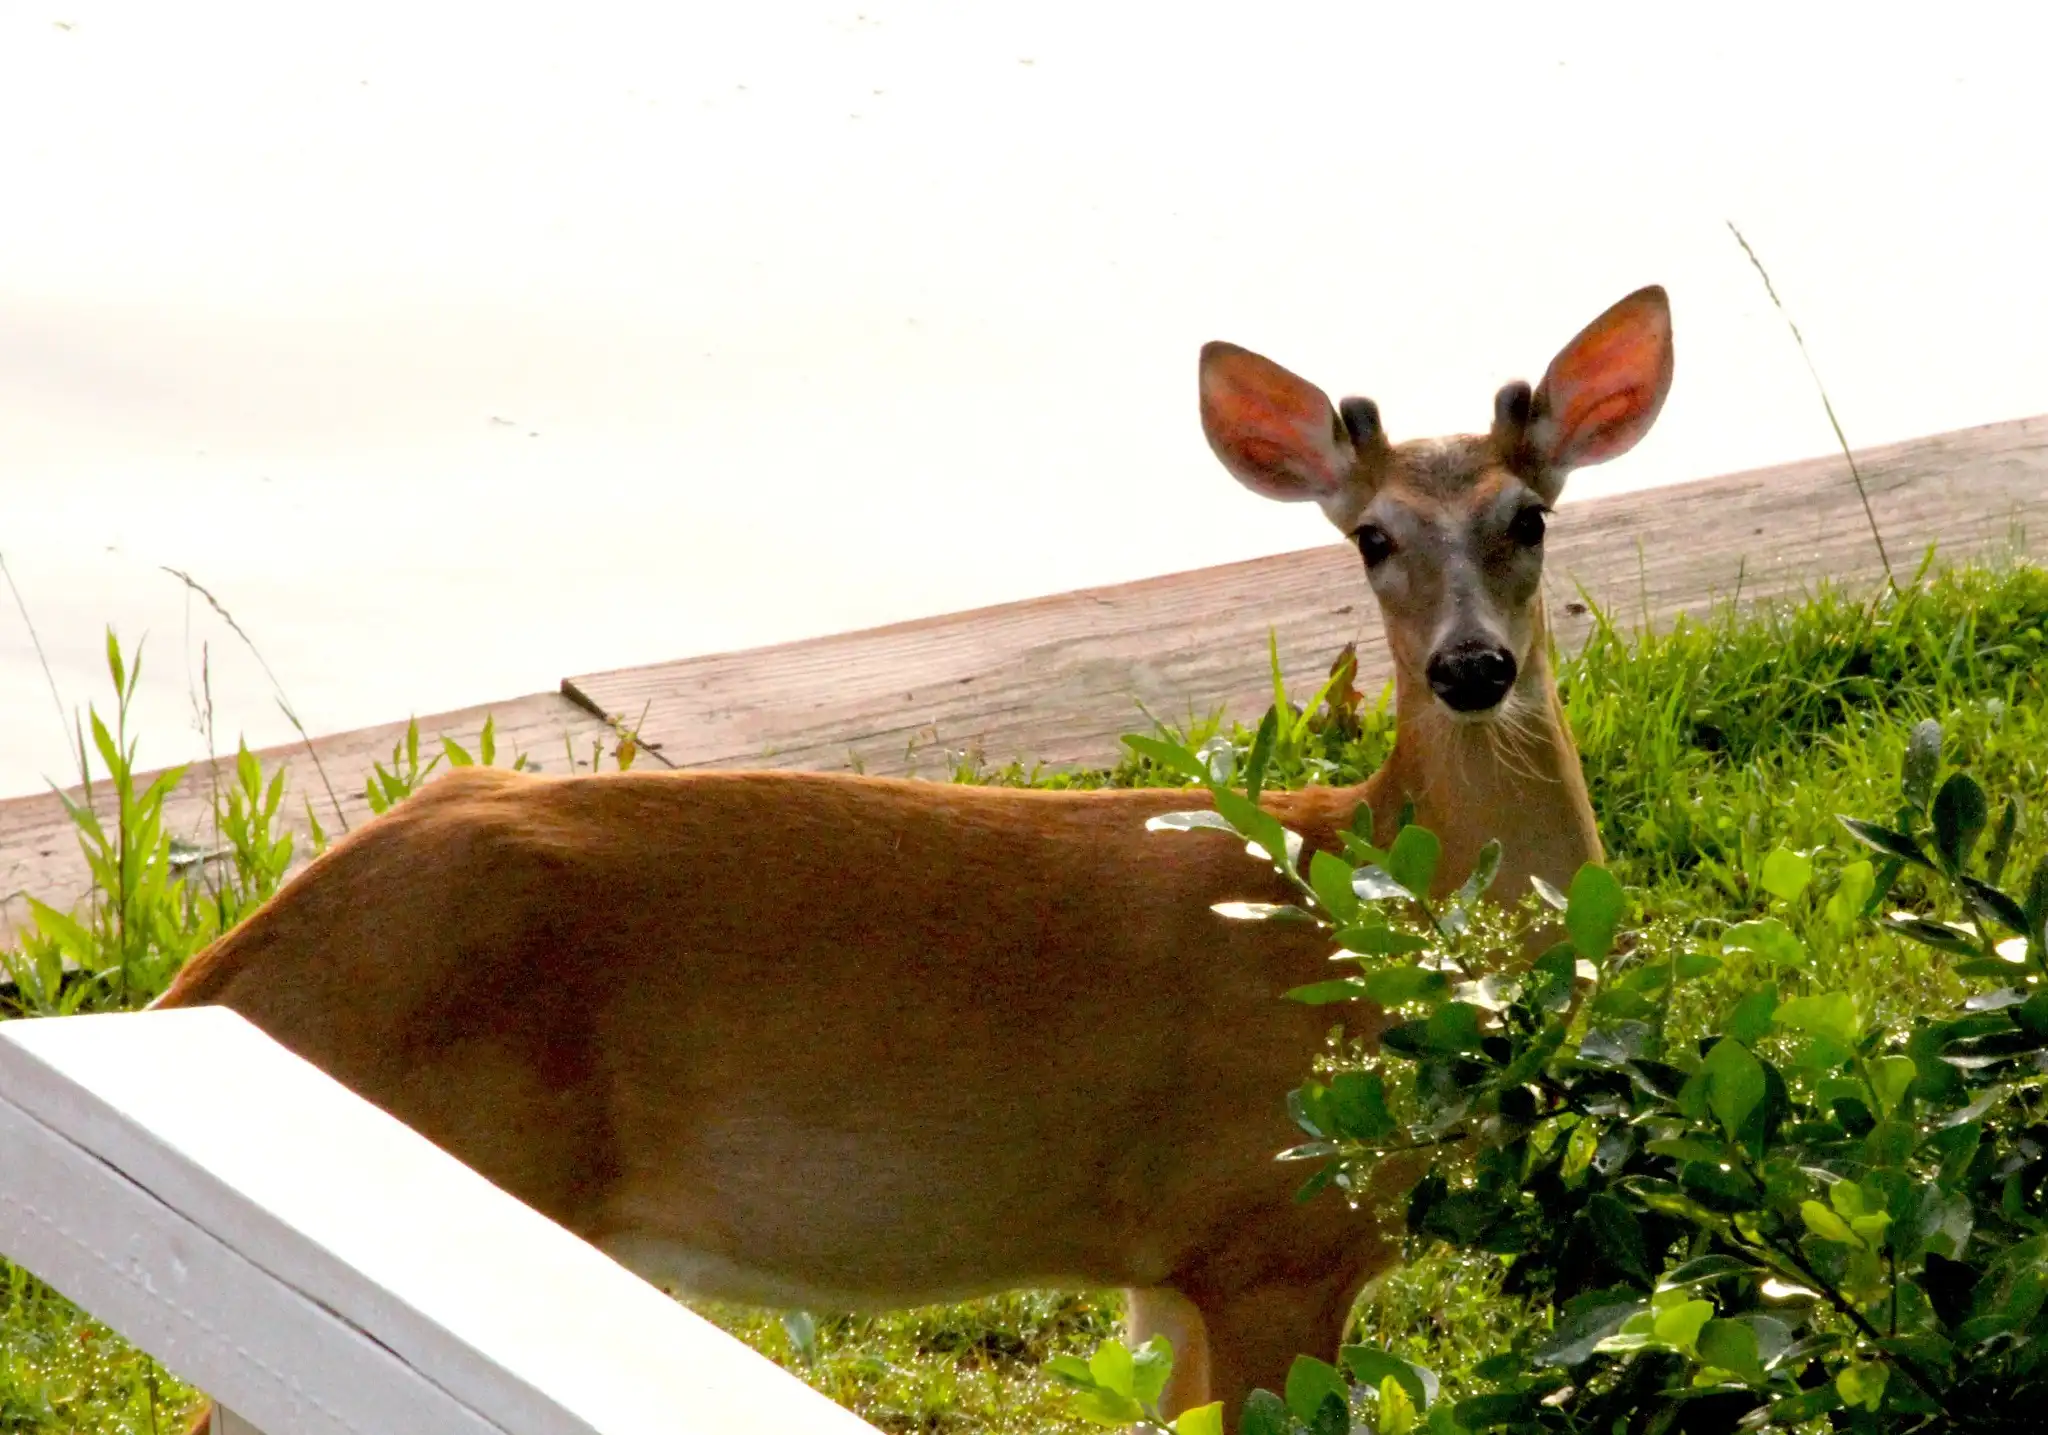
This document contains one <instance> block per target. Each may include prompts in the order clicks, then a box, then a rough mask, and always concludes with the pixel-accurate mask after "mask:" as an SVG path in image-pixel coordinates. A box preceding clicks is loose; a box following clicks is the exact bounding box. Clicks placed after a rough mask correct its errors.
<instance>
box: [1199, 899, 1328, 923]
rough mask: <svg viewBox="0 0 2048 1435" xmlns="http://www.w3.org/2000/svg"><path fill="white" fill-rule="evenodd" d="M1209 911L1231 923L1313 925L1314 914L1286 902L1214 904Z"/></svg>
mask: <svg viewBox="0 0 2048 1435" xmlns="http://www.w3.org/2000/svg"><path fill="white" fill-rule="evenodd" d="M1209 910H1210V911H1212V912H1214V913H1215V914H1216V915H1217V916H1219V917H1228V918H1229V919H1230V920H1231V921H1233V922H1306V923H1309V924H1311V925H1313V924H1314V922H1315V920H1316V917H1315V913H1313V912H1309V911H1305V910H1303V909H1302V908H1300V907H1295V906H1291V905H1289V904H1288V903H1286V902H1214V903H1211V904H1210V907H1209Z"/></svg>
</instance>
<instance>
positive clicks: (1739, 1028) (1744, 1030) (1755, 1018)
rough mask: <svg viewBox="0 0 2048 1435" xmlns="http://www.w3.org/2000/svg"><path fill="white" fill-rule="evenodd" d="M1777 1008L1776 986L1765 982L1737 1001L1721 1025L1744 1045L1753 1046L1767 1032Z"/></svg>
mask: <svg viewBox="0 0 2048 1435" xmlns="http://www.w3.org/2000/svg"><path fill="white" fill-rule="evenodd" d="M1777 1010H1778V988H1777V987H1776V986H1775V985H1774V984H1766V985H1764V986H1760V987H1758V988H1757V989H1756V990H1755V991H1753V992H1751V993H1750V994H1749V995H1748V996H1746V997H1744V998H1743V999H1742V1000H1741V1001H1739V1002H1737V1003H1736V1004H1735V1006H1734V1008H1733V1009H1732V1010H1731V1011H1730V1012H1729V1013H1728V1016H1727V1018H1726V1020H1724V1021H1723V1022H1722V1023H1721V1026H1722V1029H1723V1030H1724V1031H1726V1032H1727V1033H1728V1035H1730V1036H1732V1037H1734V1038H1735V1039H1736V1040H1737V1041H1739V1042H1741V1043H1742V1044H1743V1045H1744V1046H1754V1045H1756V1043H1757V1042H1759V1041H1761V1040H1762V1039H1763V1038H1764V1037H1765V1036H1766V1035H1768V1034H1769V1032H1770V1030H1771V1019H1772V1017H1773V1016H1774V1015H1775V1014H1776V1013H1777Z"/></svg>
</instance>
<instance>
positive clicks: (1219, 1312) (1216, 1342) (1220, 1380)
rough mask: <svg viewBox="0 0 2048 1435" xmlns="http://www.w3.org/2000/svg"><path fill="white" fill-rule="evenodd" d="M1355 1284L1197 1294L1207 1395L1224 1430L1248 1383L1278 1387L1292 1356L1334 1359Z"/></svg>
mask: <svg viewBox="0 0 2048 1435" xmlns="http://www.w3.org/2000/svg"><path fill="white" fill-rule="evenodd" d="M1355 1284H1356V1283H1355V1282H1353V1281H1351V1280H1334V1279H1330V1278H1328V1277H1323V1278H1320V1279H1318V1280H1316V1281H1314V1282H1310V1283H1301V1282H1294V1281H1271V1282H1268V1283H1267V1284H1264V1285H1260V1286H1254V1287H1252V1288H1250V1289H1243V1290H1234V1291H1228V1292H1225V1291H1214V1292H1211V1291H1204V1292H1202V1293H1201V1295H1200V1297H1199V1301H1198V1303H1199V1307H1200V1310H1201V1318H1202V1322H1203V1325H1204V1327H1205V1328H1206V1329H1207V1332H1208V1337H1209V1339H1208V1346H1209V1371H1208V1375H1209V1390H1208V1398H1209V1399H1210V1400H1221V1401H1222V1402H1223V1423H1224V1427H1225V1428H1226V1429H1231V1430H1235V1429H1236V1428H1237V1422H1238V1418H1239V1416H1240V1415H1241V1414H1242V1413H1243V1410H1244V1402H1245V1397H1246V1396H1248V1395H1250V1394H1251V1393H1252V1392H1253V1391H1254V1390H1270V1391H1272V1392H1273V1393H1274V1394H1276V1395H1277V1394H1281V1393H1282V1392H1284V1391H1285V1389H1286V1386H1287V1371H1288V1367H1289V1366H1291V1365H1293V1364H1294V1358H1295V1357H1296V1356H1297V1355H1313V1356H1315V1357H1316V1358H1317V1359H1319V1360H1330V1361H1334V1360H1335V1359H1336V1358H1337V1347H1338V1346H1339V1345H1340V1344H1341V1343H1342V1342H1343V1339H1344V1326H1345V1322H1346V1320H1348V1319H1349V1317H1350V1315H1351V1302H1352V1297H1353V1295H1354V1294H1355V1289H1354V1287H1355Z"/></svg>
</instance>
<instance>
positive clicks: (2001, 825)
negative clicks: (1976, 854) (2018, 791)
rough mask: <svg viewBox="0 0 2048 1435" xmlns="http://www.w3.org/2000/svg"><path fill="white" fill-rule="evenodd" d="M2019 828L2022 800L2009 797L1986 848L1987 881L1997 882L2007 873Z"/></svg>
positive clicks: (1985, 873)
mask: <svg viewBox="0 0 2048 1435" xmlns="http://www.w3.org/2000/svg"><path fill="white" fill-rule="evenodd" d="M2019 830H2020V800H2019V798H2017V797H2009V798H2007V799H2006V802H2005V812H2004V813H2003V814H2002V815H2001V816H2000V817H1999V819H1998V826H1997V828H1996V829H1995V830H1994V832H1993V835H1992V838H1991V845H1990V846H1989V847H1987V848H1985V849H1984V880H1985V881H1987V882H1994V883H1995V882H1997V881H1998V880H1999V879H2000V878H2001V877H2003V876H2004V875H2005V863H2006V859H2007V858H2009V857H2011V856H2012V840H2013V838H2014V837H2016V836H2018V835H2019Z"/></svg>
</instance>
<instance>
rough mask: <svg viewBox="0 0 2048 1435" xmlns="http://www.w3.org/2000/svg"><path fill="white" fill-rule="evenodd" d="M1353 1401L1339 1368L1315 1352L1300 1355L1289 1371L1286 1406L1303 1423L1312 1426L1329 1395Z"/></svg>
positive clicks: (1347, 1404) (1346, 1401)
mask: <svg viewBox="0 0 2048 1435" xmlns="http://www.w3.org/2000/svg"><path fill="white" fill-rule="evenodd" d="M1332 1395H1334V1396H1336V1397H1337V1399H1338V1400H1340V1401H1342V1402H1344V1403H1345V1405H1346V1406H1347V1407H1348V1406H1349V1404H1350V1398H1351V1392H1350V1389H1349V1387H1347V1386H1346V1385H1345V1384H1344V1377H1343V1376H1342V1375H1340V1374H1338V1372H1337V1367H1336V1366H1334V1365H1332V1364H1330V1363H1329V1362H1328V1361H1326V1360H1317V1359H1316V1358H1315V1357H1314V1356H1312V1355H1297V1356H1295V1357H1294V1364H1293V1365H1291V1366H1289V1367H1288V1370H1287V1409H1288V1411H1289V1412H1290V1413H1291V1414H1292V1415H1293V1416H1294V1418H1295V1419H1297V1420H1299V1421H1300V1422H1301V1423H1302V1424H1304V1425H1313V1424H1314V1423H1315V1419H1316V1412H1317V1411H1319V1410H1320V1409H1321V1408H1322V1405H1323V1401H1324V1400H1326V1399H1327V1398H1329V1397H1330V1396H1332Z"/></svg>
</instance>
